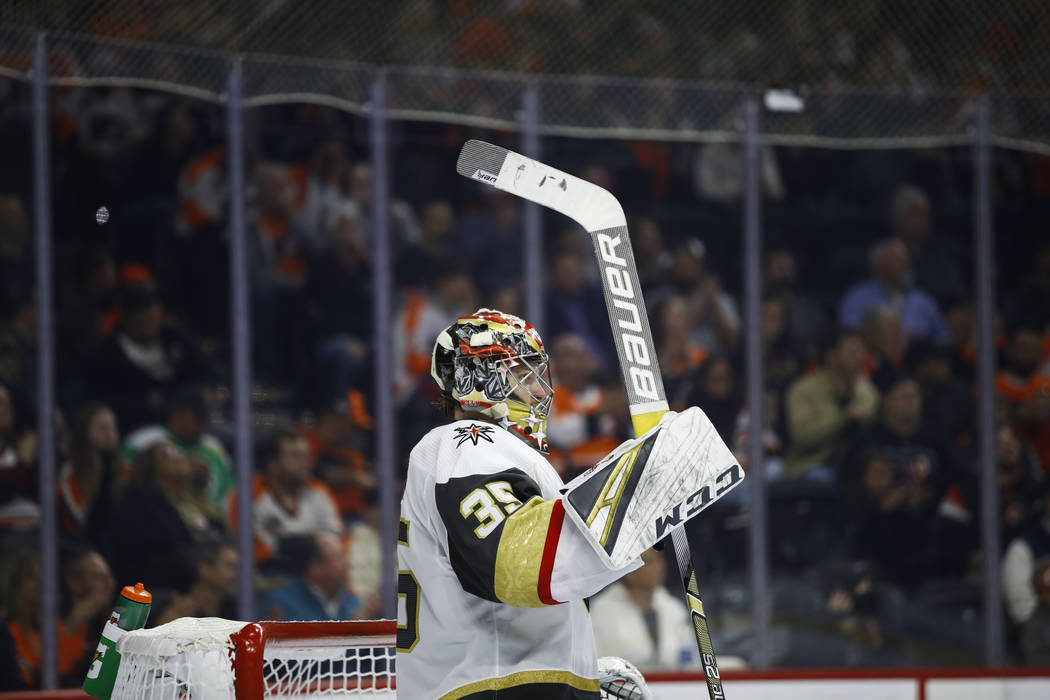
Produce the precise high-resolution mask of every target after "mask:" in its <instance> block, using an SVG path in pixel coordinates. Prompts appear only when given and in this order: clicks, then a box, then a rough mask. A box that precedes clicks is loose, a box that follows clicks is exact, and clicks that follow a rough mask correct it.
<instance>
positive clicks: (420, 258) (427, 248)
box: [398, 199, 503, 309]
mask: <svg viewBox="0 0 1050 700" xmlns="http://www.w3.org/2000/svg"><path fill="white" fill-rule="evenodd" d="M455 230H456V218H455V213H454V212H453V210H452V205H451V204H449V202H447V201H446V200H444V199H435V200H432V201H430V202H427V203H426V204H425V205H423V216H422V220H421V221H420V240H419V244H418V245H416V246H412V247H409V248H407V249H406V250H404V251H403V252H402V253H401V255H400V260H399V264H398V276H399V277H400V278H401V279H402V280H418V279H426V278H427V277H428V276H429V275H431V274H433V271H434V270H435V269H439V268H441V267H444V266H446V265H448V264H449V262H450V260H451V258H452V257H453V249H452V236H453V235H454V234H455ZM496 308H499V309H502V308H503V307H502V306H497V307H496Z"/></svg>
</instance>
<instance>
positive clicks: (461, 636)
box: [397, 421, 599, 700]
mask: <svg viewBox="0 0 1050 700" xmlns="http://www.w3.org/2000/svg"><path fill="white" fill-rule="evenodd" d="M562 486H563V483H562V481H561V478H560V477H559V476H558V474H557V472H556V471H555V470H554V468H553V467H552V466H551V465H550V463H549V462H547V460H546V459H544V458H543V457H542V455H540V454H539V453H537V452H535V451H534V450H533V449H532V448H530V447H528V446H527V445H526V444H525V443H524V442H523V441H521V440H518V439H517V438H515V437H514V436H513V435H511V434H509V433H508V432H507V431H506V430H504V429H503V428H500V427H497V426H494V425H491V424H488V423H484V422H478V421H456V422H454V423H451V424H448V425H445V426H442V427H439V428H436V429H434V430H432V431H430V432H429V433H428V434H427V435H426V436H425V437H424V438H423V439H422V440H420V442H419V443H418V444H417V445H416V447H415V448H414V449H413V450H412V453H411V456H410V458H409V466H408V477H407V480H406V484H405V491H404V496H403V497H402V500H401V523H400V527H399V534H398V547H397V560H398V569H399V571H398V633H397V634H398V639H397V684H398V695H399V696H403V697H408V698H482V697H483V698H486V699H487V700H488V699H491V698H500V699H501V700H504V699H505V700H512V699H516V698H527V697H548V698H574V699H575V698H587V699H594V700H597V698H598V697H599V694H598V681H597V677H598V668H597V661H596V651H595V642H594V635H593V631H592V629H591V623H590V616H589V613H588V611H587V608H586V606H585V604H584V602H583V600H570V601H568V602H565V603H562V604H558V605H551V604H545V602H546V603H551V602H554V601H553V600H550V599H549V587H548V590H547V596H548V600H547V601H544V600H543V596H542V594H541V595H540V596H539V597H537V595H536V592H535V589H536V585H535V582H534V579H530V576H531V573H530V570H529V567H528V562H530V561H533V562H538V561H540V560H541V559H542V558H543V550H544V546H545V543H546V542H547V539H548V529H551V530H553V529H554V527H553V525H549V523H548V522H545V520H547V521H549V518H545V517H544V516H543V515H542V513H540V509H541V508H543V507H544V506H543V501H546V502H548V503H547V506H546V507H547V508H548V511H549V510H550V508H549V507H550V505H551V504H550V501H553V500H554V499H557V498H558V497H559V489H561V488H562ZM540 499H542V501H541V500H540ZM519 510H520V511H521V512H520V513H519V514H518V517H517V518H514V519H512V520H511V521H510V524H509V525H508V518H509V517H510V516H511V515H512V514H513V513H515V512H517V511H519ZM534 513H535V514H538V515H539V517H534V516H533V515H532V514H534ZM526 516H528V517H526ZM557 522H558V526H559V527H572V525H571V524H570V523H568V522H564V524H562V522H561V519H560V518H558V519H557ZM554 541H555V544H556V543H557V539H555V540H554ZM547 546H548V549H549V544H548V545H547ZM548 555H549V556H551V557H553V552H548ZM548 576H549V572H548ZM548 586H549V584H548ZM540 588H541V589H542V585H541V586H540ZM508 602H513V603H514V604H508ZM526 606H533V607H526ZM492 691H496V693H495V694H493V692H492Z"/></svg>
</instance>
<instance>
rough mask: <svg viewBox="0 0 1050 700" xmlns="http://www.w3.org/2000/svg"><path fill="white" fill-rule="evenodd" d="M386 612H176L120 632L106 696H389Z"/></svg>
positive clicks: (208, 699)
mask: <svg viewBox="0 0 1050 700" xmlns="http://www.w3.org/2000/svg"><path fill="white" fill-rule="evenodd" d="M395 635H396V623H395V622H393V621H391V620H376V621H354V622H252V623H245V622H236V621H233V620H223V619H219V618H189V617H186V618H181V619H179V620H175V621H174V622H170V623H168V624H166V625H161V626H159V627H155V628H153V629H147V630H136V631H133V632H128V633H127V634H125V635H124V636H123V637H122V638H121V639H120V641H119V642H118V643H117V650H118V651H119V652H120V654H121V663H120V668H119V670H118V673H117V680H116V684H115V685H114V688H113V695H112V698H113V700H227V699H229V698H237V699H238V700H257V699H260V698H264V697H265V698H314V697H316V698H324V697H329V696H342V695H351V696H363V697H394V696H395V680H394V653H395V652H394V640H395Z"/></svg>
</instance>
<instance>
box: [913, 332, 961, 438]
mask: <svg viewBox="0 0 1050 700" xmlns="http://www.w3.org/2000/svg"><path fill="white" fill-rule="evenodd" d="M904 365H905V368H906V369H907V371H908V372H909V373H910V374H911V375H912V376H913V377H915V379H916V381H918V382H919V389H920V390H921V391H922V423H923V425H924V426H927V427H928V429H929V430H930V431H932V432H934V433H936V435H937V437H938V440H939V441H940V442H941V443H943V444H945V445H951V446H952V447H954V448H962V447H967V446H969V445H971V444H972V443H973V441H974V424H975V417H976V413H975V410H974V395H973V389H972V388H971V387H970V386H969V385H967V383H966V382H965V381H963V380H962V379H960V378H959V377H957V376H955V375H953V373H952V351H951V349H950V348H948V347H945V346H943V345H936V344H934V343H927V342H917V343H913V344H912V346H911V347H910V348H908V354H907V357H906V358H905V363H904Z"/></svg>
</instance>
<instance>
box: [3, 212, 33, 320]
mask: <svg viewBox="0 0 1050 700" xmlns="http://www.w3.org/2000/svg"><path fill="white" fill-rule="evenodd" d="M29 233H30V232H29V217H27V216H26V210H25V206H23V204H22V200H21V199H20V198H19V197H18V196H17V195H14V194H5V193H0V318H7V317H8V316H9V315H11V314H13V313H14V312H15V311H16V307H17V304H18V301H19V298H20V296H21V295H22V294H23V293H24V290H26V289H30V288H31V287H32V285H33V258H32V254H33V249H32V245H31V240H30V235H29Z"/></svg>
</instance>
